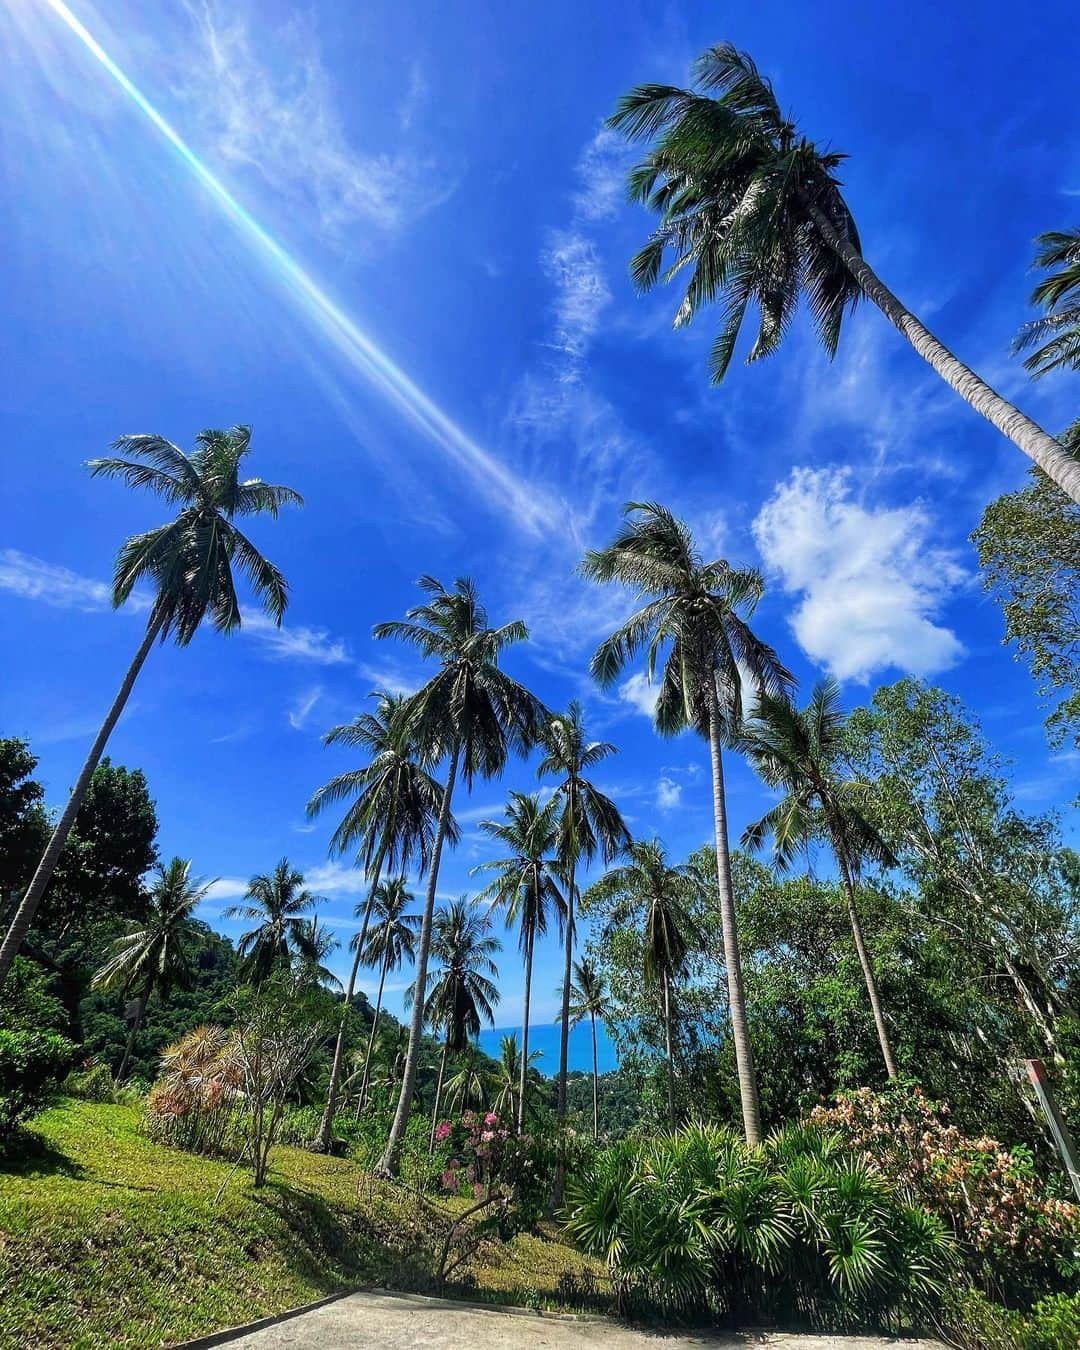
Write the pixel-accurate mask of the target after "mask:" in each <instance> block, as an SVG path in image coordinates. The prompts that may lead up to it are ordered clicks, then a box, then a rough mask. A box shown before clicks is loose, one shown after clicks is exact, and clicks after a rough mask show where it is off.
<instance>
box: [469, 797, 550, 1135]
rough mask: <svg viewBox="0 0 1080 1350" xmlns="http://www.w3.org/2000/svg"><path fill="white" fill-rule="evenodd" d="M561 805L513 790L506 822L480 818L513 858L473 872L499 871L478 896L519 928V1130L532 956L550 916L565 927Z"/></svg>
mask: <svg viewBox="0 0 1080 1350" xmlns="http://www.w3.org/2000/svg"><path fill="white" fill-rule="evenodd" d="M558 813H559V803H558V800H557V799H556V798H555V797H552V798H551V799H550V801H549V802H548V803H547V805H546V806H541V805H540V797H539V794H537V793H534V794H533V795H532V796H526V795H525V793H523V792H511V794H510V801H509V804H508V805H507V807H506V811H505V818H504V819H503V820H501V821H497V820H482V821H481V822H480V828H481V829H482V830H483V831H485V833H487V834H489V835H491V837H492V838H493V839H496V840H498V842H499V843H500V844H502V845H503V846H504V847H505V848H507V849H508V850H509V856H508V857H505V858H496V859H495V860H494V861H492V862H487V863H481V864H480V866H479V867H474V868H473V871H474V872H481V871H493V872H496V873H498V875H497V876H496V877H495V879H494V881H492V882H491V884H490V885H489V886H487V887H485V889H484V890H482V891H481V892H480V894H479V895H478V896H477V897H476V898H477V900H487V901H489V902H490V903H491V904H492V905H493V906H498V907H499V908H501V909H502V910H503V911H504V913H505V917H506V926H507V927H508V928H513V927H515V926H516V927H517V929H518V942H519V945H520V947H521V952H522V955H523V957H524V959H525V999H524V1006H523V1009H522V1019H523V1020H522V1029H521V1057H520V1058H521V1064H520V1071H521V1083H520V1086H519V1090H518V1099H517V1117H516V1124H517V1128H518V1130H519V1131H520V1130H521V1128H522V1124H523V1122H524V1118H525V1094H526V1086H527V1077H528V1068H529V1008H530V1003H531V1001H532V975H533V956H534V954H535V951H536V939H537V938H538V937H543V936H544V935H545V934H546V933H547V931H548V918H549V915H554V917H555V918H556V919H557V920H558V923H559V927H560V928H562V927H564V926H565V925H564V922H563V920H564V916H565V911H566V904H565V901H564V900H563V897H562V894H561V892H560V891H559V887H558V885H557V884H556V878H557V876H558V871H559V868H558V863H557V861H556V858H555V851H556V848H557V846H558V842H559V816H558Z"/></svg>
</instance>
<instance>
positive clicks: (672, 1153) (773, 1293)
mask: <svg viewBox="0 0 1080 1350" xmlns="http://www.w3.org/2000/svg"><path fill="white" fill-rule="evenodd" d="M567 1194H568V1199H567V1206H566V1212H565V1219H566V1225H567V1230H568V1232H569V1234H570V1235H571V1236H572V1237H573V1238H574V1239H575V1240H576V1241H577V1242H578V1243H580V1245H581V1246H582V1247H583V1248H584V1249H585V1250H586V1251H587V1252H589V1253H590V1254H591V1255H593V1256H597V1257H601V1258H602V1259H604V1260H605V1261H606V1262H607V1264H608V1268H609V1270H610V1272H611V1276H612V1280H613V1283H614V1285H615V1288H616V1291H617V1294H618V1297H619V1302H620V1306H621V1307H622V1309H623V1310H624V1311H630V1310H638V1311H645V1310H648V1311H652V1310H658V1311H661V1312H663V1313H665V1314H668V1315H671V1314H674V1315H677V1316H690V1315H706V1316H710V1317H714V1318H727V1319H729V1320H731V1321H733V1322H745V1321H750V1320H771V1319H777V1320H786V1321H801V1322H809V1323H811V1324H814V1325H817V1326H821V1327H825V1328H828V1329H833V1330H841V1329H854V1328H857V1327H861V1326H880V1325H883V1324H885V1323H887V1322H888V1321H889V1320H890V1319H892V1318H895V1317H898V1316H901V1315H907V1316H912V1317H914V1318H915V1319H916V1320H919V1321H924V1320H925V1318H926V1315H927V1313H928V1312H929V1310H930V1309H932V1308H933V1307H934V1306H936V1302H937V1300H938V1298H939V1297H940V1295H941V1292H942V1290H943V1288H944V1286H945V1283H946V1281H947V1279H948V1276H949V1274H950V1271H951V1269H952V1267H953V1264H954V1261H955V1254H954V1244H953V1240H952V1238H951V1237H950V1236H949V1234H948V1232H947V1230H946V1229H945V1226H944V1224H942V1223H941V1221H940V1220H939V1219H937V1218H936V1217H935V1216H934V1215H932V1214H930V1213H928V1212H927V1211H926V1210H925V1209H923V1208H921V1207H918V1206H913V1205H910V1204H908V1203H906V1202H905V1200H904V1199H903V1198H902V1197H901V1196H900V1195H899V1194H898V1193H897V1192H896V1191H895V1190H894V1189H893V1188H892V1187H891V1186H890V1185H889V1184H888V1183H887V1182H886V1181H885V1180H884V1178H883V1177H881V1176H880V1175H879V1174H878V1173H877V1172H876V1171H875V1170H874V1169H873V1168H871V1167H870V1166H868V1165H867V1164H866V1163H865V1162H863V1161H862V1160H861V1159H860V1158H858V1157H857V1156H855V1155H853V1154H851V1153H850V1152H848V1151H846V1150H845V1149H843V1148H842V1147H841V1144H840V1141H839V1139H838V1138H837V1136H836V1135H833V1134H831V1133H829V1132H827V1131H822V1130H818V1129H812V1128H809V1127H806V1126H802V1127H793V1128H791V1129H788V1130H787V1131H784V1132H782V1133H780V1134H778V1135H776V1136H774V1137H772V1138H771V1139H770V1140H769V1141H768V1142H767V1143H765V1144H764V1145H762V1146H760V1147H757V1148H750V1147H749V1146H747V1145H746V1144H745V1143H744V1142H743V1140H742V1139H741V1138H740V1137H738V1136H736V1135H735V1134H733V1133H732V1132H731V1131H729V1130H727V1129H722V1128H714V1127H706V1126H691V1127H689V1128H687V1129H685V1130H682V1131H680V1132H679V1133H678V1134H676V1135H673V1136H670V1137H665V1138H661V1139H656V1140H653V1141H650V1142H647V1143H644V1144H638V1143H629V1142H626V1143H623V1144H619V1145H616V1146H614V1147H613V1148H611V1149H609V1150H608V1151H607V1152H605V1153H603V1154H601V1155H599V1157H597V1158H596V1160H595V1162H594V1163H593V1164H592V1166H591V1167H589V1168H588V1169H587V1170H586V1172H585V1173H584V1174H583V1175H582V1176H580V1177H579V1178H577V1179H576V1180H575V1181H573V1182H572V1183H571V1184H570V1186H569V1187H568V1193H567Z"/></svg>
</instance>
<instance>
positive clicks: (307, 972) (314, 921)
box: [295, 914, 341, 989]
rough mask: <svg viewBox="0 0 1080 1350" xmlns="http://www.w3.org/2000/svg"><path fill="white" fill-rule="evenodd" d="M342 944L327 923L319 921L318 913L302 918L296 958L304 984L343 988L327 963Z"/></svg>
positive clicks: (297, 939)
mask: <svg viewBox="0 0 1080 1350" xmlns="http://www.w3.org/2000/svg"><path fill="white" fill-rule="evenodd" d="M340 946H341V943H340V942H339V941H338V940H337V938H336V937H334V935H333V933H332V932H331V931H330V929H329V928H328V927H327V926H326V924H324V923H320V922H319V916H318V915H317V914H313V915H312V916H311V917H310V918H309V919H302V920H301V922H300V931H299V932H298V934H297V937H296V956H295V959H296V964H297V967H298V971H299V975H300V979H301V983H302V985H303V986H312V985H313V986H319V985H321V986H322V987H323V988H333V987H336V988H338V989H340V988H341V981H340V980H339V979H338V977H337V976H336V975H335V974H334V972H333V971H332V970H331V969H330V968H329V967H328V966H327V964H326V962H327V961H329V959H330V957H331V956H333V954H334V952H336V951H337V949H338V948H339V947H340Z"/></svg>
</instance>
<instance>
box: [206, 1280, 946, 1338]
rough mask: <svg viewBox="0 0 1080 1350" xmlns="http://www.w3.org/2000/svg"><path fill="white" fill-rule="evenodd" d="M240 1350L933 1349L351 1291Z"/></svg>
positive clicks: (256, 1334)
mask: <svg viewBox="0 0 1080 1350" xmlns="http://www.w3.org/2000/svg"><path fill="white" fill-rule="evenodd" d="M229 1344H230V1345H235V1346H243V1347H245V1350H284V1348H285V1347H290V1350H315V1347H319V1350H339V1347H340V1350H354V1348H356V1350H359V1348H360V1347H364V1350H366V1348H367V1347H374V1346H378V1347H380V1350H405V1347H410V1350H411V1347H414V1346H427V1347H431V1350H522V1347H524V1346H529V1347H532V1346H538V1347H539V1346H542V1347H550V1350H590V1348H591V1347H596V1350H686V1347H690V1346H703V1347H704V1346H709V1347H713V1350H720V1347H729V1348H730V1350H736V1347H737V1348H738V1350H754V1347H764V1348H765V1350H880V1348H881V1347H885V1346H896V1347H899V1350H935V1347H934V1345H933V1343H932V1342H930V1341H895V1340H888V1339H882V1338H879V1337H863V1336H794V1335H779V1334H777V1335H773V1334H769V1335H755V1334H753V1333H747V1334H742V1335H721V1336H709V1335H701V1334H693V1333H688V1332H683V1333H675V1334H672V1335H664V1334H659V1333H655V1332H646V1331H634V1330H631V1329H630V1328H629V1327H623V1326H620V1325H619V1324H618V1323H617V1322H610V1321H608V1320H607V1319H605V1318H599V1317H589V1318H581V1319H577V1318H573V1317H565V1316H551V1315H547V1316H540V1315H538V1314H536V1313H530V1312H526V1311H522V1312H499V1311H495V1310H493V1309H484V1308H475V1307H470V1306H469V1305H467V1304H462V1303H454V1302H451V1301H448V1300H446V1299H435V1298H421V1297H419V1296H417V1295H413V1294H388V1293H384V1292H381V1291H369V1292H364V1293H360V1294H350V1295H349V1296H348V1297H347V1298H342V1299H337V1300H336V1301H335V1302H333V1303H328V1304H326V1305H325V1306H324V1307H322V1308H316V1309H315V1310H313V1311H312V1312H308V1313H302V1314H301V1315H300V1316H299V1317H293V1318H290V1319H289V1320H288V1321H287V1322H280V1323H278V1325H277V1326H273V1327H264V1328H263V1330H261V1331H254V1332H249V1333H248V1335H246V1336H241V1337H239V1338H238V1339H236V1340H233V1341H230V1342H229Z"/></svg>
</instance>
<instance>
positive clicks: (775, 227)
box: [608, 42, 1080, 501]
mask: <svg viewBox="0 0 1080 1350" xmlns="http://www.w3.org/2000/svg"><path fill="white" fill-rule="evenodd" d="M694 77H695V79H694V84H695V88H694V89H679V88H676V87H673V86H671V85H658V84H646V85H640V86H638V88H636V89H633V90H631V92H630V93H628V94H626V95H625V96H624V97H623V98H622V99H620V101H619V104H618V107H617V109H616V111H615V114H614V115H613V116H612V117H611V118H610V119H609V123H608V124H609V126H611V127H614V128H616V129H617V130H619V131H621V132H623V133H624V134H625V135H626V136H627V138H628V139H629V140H632V141H643V140H644V141H650V142H651V143H652V144H651V146H650V148H649V150H648V152H647V154H646V156H645V159H644V160H643V162H642V163H641V164H639V165H638V166H637V167H636V168H635V169H633V171H632V172H631V174H630V178H629V191H630V195H631V197H633V198H634V199H635V200H637V201H640V202H642V203H644V204H645V205H647V206H649V207H651V208H652V209H653V210H655V211H656V212H657V213H658V215H659V218H660V223H659V225H658V227H657V229H656V230H655V232H654V233H653V235H652V237H651V239H650V240H649V242H648V243H647V244H646V245H645V247H644V248H643V249H642V250H641V251H640V252H639V253H638V254H637V255H636V257H635V258H634V259H633V261H632V262H631V264H630V272H631V276H632V277H633V280H634V282H635V283H636V285H637V286H638V287H639V289H641V290H648V289H650V288H651V287H652V286H654V285H655V284H656V283H657V281H659V280H661V279H663V280H665V281H669V280H672V279H673V278H674V277H675V276H676V275H678V274H680V273H682V272H683V271H684V270H685V272H686V274H687V275H688V276H689V280H688V281H687V283H686V289H685V292H684V295H683V300H682V303H681V305H680V307H679V310H678V312H677V314H676V316H675V323H676V326H679V325H682V324H686V323H689V322H690V320H691V319H692V318H693V317H694V315H695V314H696V313H697V311H698V310H699V309H701V308H702V307H703V306H704V305H707V304H709V303H710V302H712V301H714V300H718V301H719V302H720V305H721V328H720V332H719V335H718V336H717V338H716V340H715V342H714V344H713V348H712V352H711V354H710V358H709V367H710V372H711V375H712V379H713V382H714V383H719V382H720V381H721V380H722V379H723V377H724V375H725V373H726V371H727V368H728V365H729V363H730V361H731V358H732V355H733V353H734V351H735V345H736V341H737V339H738V336H739V330H740V328H741V327H742V322H743V319H744V317H745V314H746V310H747V307H748V306H749V305H750V303H751V302H752V301H753V302H754V303H756V305H757V307H758V310H759V312H760V322H759V327H758V334H757V339H756V341H755V342H754V345H753V347H752V348H751V350H750V354H749V357H748V360H750V361H756V360H759V359H760V358H761V357H764V356H768V355H770V354H771V353H772V352H774V351H775V350H776V349H777V348H778V347H779V346H780V344H781V342H782V341H783V338H784V334H785V333H786V332H787V330H788V328H789V326H790V324H791V320H792V318H793V317H794V314H795V311H796V309H797V308H798V304H799V299H800V297H805V299H806V302H807V305H808V307H809V310H810V313H811V316H812V318H813V321H814V324H815V327H816V329H817V333H818V337H819V339H820V341H821V344H822V346H824V348H825V349H826V351H827V352H828V353H829V354H830V356H831V355H832V354H833V353H835V351H836V348H837V345H838V343H839V340H840V328H841V324H842V322H843V319H844V316H845V314H846V313H847V312H848V311H849V310H851V309H853V308H854V306H855V303H856V301H857V300H858V299H859V297H860V296H865V297H866V298H867V299H869V300H872V301H873V302H874V304H876V305H877V306H878V307H879V309H881V311H882V312H883V313H884V314H885V316H886V318H888V319H889V320H890V321H891V322H892V323H893V324H895V325H896V327H897V328H898V329H899V330H900V332H901V333H902V334H903V335H904V337H906V338H907V339H908V341H909V342H910V343H911V345H912V346H913V347H914V348H915V350H916V352H918V354H919V355H920V356H921V357H922V358H923V360H924V361H927V362H928V363H929V364H930V366H931V367H932V368H933V369H934V370H935V371H936V372H937V374H938V375H940V376H941V378H942V379H943V380H944V381H945V382H946V384H948V385H950V386H951V388H953V389H955V390H956V392H957V393H958V394H959V395H960V396H961V397H962V398H964V399H966V400H967V402H968V403H970V404H971V406H972V407H973V408H974V409H975V410H976V411H977V412H979V413H981V414H982V415H983V416H984V417H986V418H987V419H988V420H989V421H991V422H992V423H993V424H994V426H996V427H997V428H998V430H999V431H1001V432H1003V433H1004V434H1005V435H1006V436H1007V437H1008V438H1009V439H1010V440H1011V441H1012V442H1013V443H1014V444H1015V445H1017V446H1018V447H1019V448H1020V449H1021V450H1023V452H1024V453H1025V454H1026V455H1028V456H1030V458H1031V459H1033V460H1034V461H1035V462H1036V463H1037V464H1038V465H1039V466H1040V468H1042V469H1043V470H1045V472H1046V473H1047V474H1049V475H1050V477H1051V478H1053V480H1054V481H1055V482H1056V483H1057V484H1058V486H1059V487H1060V488H1062V490H1063V491H1064V492H1066V493H1067V494H1068V495H1069V496H1070V497H1071V498H1072V499H1073V500H1074V501H1078V500H1080V464H1078V463H1077V462H1076V461H1075V460H1074V459H1072V458H1071V456H1069V455H1068V454H1066V452H1065V451H1064V449H1063V448H1062V446H1061V445H1060V443H1059V442H1058V441H1056V440H1055V439H1054V438H1053V437H1052V436H1050V435H1048V434H1047V433H1046V432H1045V431H1044V430H1043V429H1042V428H1041V427H1040V426H1038V425H1037V424H1036V423H1035V422H1033V421H1032V420H1031V419H1030V418H1029V417H1027V416H1025V415H1024V414H1023V413H1022V412H1020V410H1019V409H1018V408H1015V407H1014V406H1013V405H1012V404H1011V403H1009V402H1008V400H1007V399H1004V398H1002V397H1001V395H1000V394H999V393H997V392H996V390H994V389H992V388H991V387H990V386H989V385H988V384H987V383H986V382H985V381H984V380H982V379H980V378H979V376H978V375H976V374H975V372H974V371H972V370H971V369H969V368H968V367H967V366H966V365H964V364H963V362H961V361H959V360H958V359H957V358H956V357H955V356H954V355H953V354H952V352H950V351H949V349H948V348H947V347H946V346H945V345H944V344H943V343H941V342H939V341H938V339H937V338H936V337H935V336H934V335H933V334H932V333H931V332H930V331H929V329H927V328H926V327H925V326H924V325H923V324H922V323H921V322H920V321H919V320H918V319H917V318H916V317H915V315H914V314H912V313H911V311H910V310H909V309H907V308H906V307H905V306H904V305H903V304H901V302H900V301H899V300H898V299H897V298H896V296H895V295H893V293H892V292H891V291H890V290H888V289H887V288H886V287H885V286H884V285H883V284H882V282H881V280H880V279H879V278H878V276H877V275H876V274H875V273H874V272H873V271H872V270H871V268H870V267H869V265H868V264H867V262H866V260H865V259H864V258H863V254H862V245H861V243H860V241H859V232H858V230H857V229H856V227H855V221H854V219H853V218H852V215H851V212H850V210H849V209H848V205H847V203H846V202H845V200H844V198H843V195H842V193H841V191H840V181H839V179H838V177H837V170H838V169H839V167H840V164H841V163H842V161H843V159H844V156H843V155H841V154H839V153H837V152H835V151H831V150H822V149H819V147H818V146H817V145H815V144H814V143H813V142H812V141H809V140H807V139H806V138H805V137H802V136H800V135H799V134H798V129H797V127H796V125H795V124H794V123H793V122H791V121H789V120H788V119H787V118H785V117H784V116H783V114H782V113H781V111H780V107H779V104H778V103H777V100H776V96H775V94H774V93H773V88H772V85H771V84H770V83H769V81H768V80H766V79H764V78H763V77H762V76H761V75H760V74H759V72H758V70H757V67H756V66H755V65H754V62H753V61H752V60H751V59H750V57H749V56H747V55H746V54H745V53H744V52H739V51H736V49H735V48H734V47H733V46H732V45H731V44H730V43H726V42H725V43H720V44H719V45H718V46H715V47H711V48H710V49H709V50H708V51H707V52H705V54H704V55H703V56H702V57H701V58H700V59H699V60H698V62H697V63H696V65H695V67H694ZM668 250H670V251H671V253H672V254H673V258H674V261H673V262H672V264H671V266H669V267H668V268H667V269H666V270H664V260H665V255H666V254H667V253H668Z"/></svg>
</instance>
